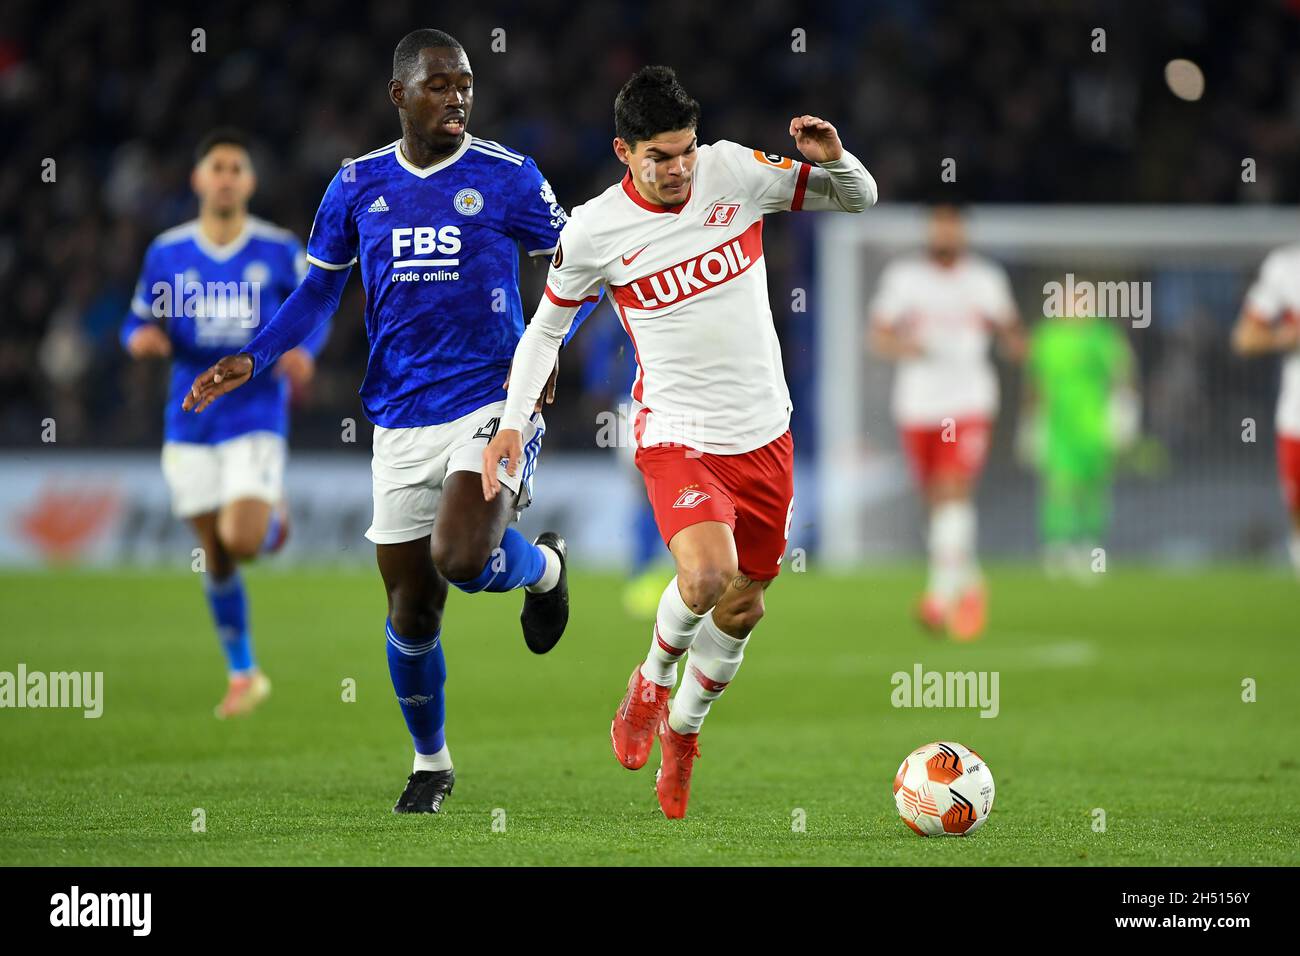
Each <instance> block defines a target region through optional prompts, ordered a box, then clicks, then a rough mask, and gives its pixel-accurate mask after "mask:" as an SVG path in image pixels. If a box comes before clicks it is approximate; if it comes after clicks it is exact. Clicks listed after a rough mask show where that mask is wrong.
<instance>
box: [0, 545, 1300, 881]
mask: <svg viewBox="0 0 1300 956" xmlns="http://www.w3.org/2000/svg"><path fill="white" fill-rule="evenodd" d="M245 579H246V581H247V582H248V586H249V593H250V597H251V604H252V614H253V624H254V633H255V641H256V647H257V651H258V653H259V656H260V659H261V663H262V665H263V667H264V669H265V670H266V672H267V673H268V674H269V675H270V677H271V679H272V681H273V682H274V686H275V691H274V694H273V696H272V698H271V700H270V701H269V702H268V703H267V704H266V706H265V707H264V709H263V710H261V711H259V712H258V713H257V714H256V715H255V716H254V717H252V718H251V719H248V720H243V721H236V722H226V723H221V722H218V721H216V720H215V719H214V718H213V717H212V705H213V704H214V703H215V702H216V700H217V699H218V697H219V696H220V694H221V691H222V690H223V687H224V677H223V673H222V665H221V661H220V656H219V653H218V648H217V646H216V642H215V638H214V637H213V635H212V632H211V628H210V625H209V623H208V620H207V616H206V611H205V608H204V605H203V601H202V599H201V597H200V592H199V586H198V582H197V581H195V580H194V579H193V577H192V576H188V575H169V574H148V573H121V574H98V573H79V572H52V573H49V574H8V575H4V576H0V608H3V626H2V627H0V670H4V671H11V672H12V671H14V670H16V668H17V665H18V663H19V662H22V663H24V664H26V666H27V668H28V670H29V671H33V670H41V671H60V670H74V669H75V670H82V671H86V670H90V671H97V670H98V671H103V672H104V681H105V688H104V697H105V704H104V713H103V716H102V717H101V718H99V719H97V720H88V719H85V718H83V717H82V715H81V713H80V712H76V711H67V710H8V709H5V710H0V863H5V864H34V865H59V864H79V865H87V864H88V865H127V864H135V865H160V864H161V865H178V864H179V865H205V864H227V865H257V864H411V865H441V864H454V865H464V864H497V865H500V864H507V865H510V864H651V865H654V864H661V865H682V864H686V865H691V864H867V865H882V864H883V865H911V864H925V865H933V864H952V865H959V864H1045V865H1058V864H1067V865H1109V864H1120V865H1123V864H1130V865H1132V864H1150V865H1173V864H1291V865H1294V864H1296V863H1300V805H1298V804H1297V801H1296V800H1295V799H1294V795H1295V793H1296V792H1297V789H1298V787H1300V758H1298V757H1297V754H1296V741H1297V730H1296V728H1297V727H1298V726H1300V693H1298V692H1297V688H1300V653H1297V641H1300V631H1298V630H1297V625H1296V613H1295V608H1296V606H1297V597H1298V596H1300V595H1298V594H1297V585H1296V584H1295V583H1294V582H1293V581H1291V580H1289V579H1288V578H1286V577H1285V576H1283V575H1282V574H1280V573H1279V572H1276V571H1265V570H1250V569H1222V570H1214V571H1204V572H1196V573H1188V574H1185V575H1178V574H1168V573H1162V572H1156V571H1150V570H1142V569H1136V568H1125V567H1118V566H1116V565H1114V564H1112V567H1111V569H1110V571H1109V572H1108V573H1106V575H1105V577H1104V580H1103V581H1102V582H1101V583H1100V584H1099V585H1098V586H1097V587H1095V588H1088V589H1083V588H1079V587H1078V586H1075V585H1071V584H1067V583H1049V582H1047V581H1045V580H1044V579H1043V578H1042V577H1041V575H1040V574H1039V573H1038V572H1037V571H1036V570H1034V569H1030V568H1019V567H995V568H993V569H992V570H991V572H990V583H991V614H992V618H991V626H990V630H989V632H988V634H987V635H986V636H985V638H984V639H983V640H982V641H980V642H978V643H976V644H973V645H955V644H950V643H939V642H935V641H933V640H931V639H930V638H928V637H926V636H924V635H923V634H921V633H920V632H919V631H918V630H917V629H916V628H915V627H914V626H913V625H912V623H911V620H910V616H909V612H910V608H911V603H912V601H913V598H914V596H915V592H916V590H917V588H918V587H919V585H920V582H921V574H920V572H919V570H917V569H915V568H888V569H881V570H869V571H864V572H862V573H860V574H855V575H851V576H843V577H839V576H831V575H827V574H820V573H815V572H808V573H802V574H798V573H790V572H787V573H785V574H783V575H782V576H781V578H780V580H779V581H778V582H777V583H776V584H775V585H774V587H773V588H772V590H771V591H769V592H768V616H767V618H766V619H765V620H764V621H763V623H762V625H761V626H760V627H759V629H758V630H757V631H756V633H755V636H754V638H753V640H752V641H751V643H750V646H749V649H748V653H747V656H746V661H745V665H744V667H743V669H742V670H741V672H740V675H739V677H738V678H737V680H736V681H735V683H734V684H733V685H732V688H731V689H730V690H729V691H728V692H727V694H726V696H725V697H724V698H723V699H722V700H721V702H720V703H718V704H717V705H716V706H715V708H714V710H713V713H712V714H711V716H710V718H709V722H708V724H707V725H706V726H705V728H704V732H703V734H702V735H701V739H700V745H701V749H702V751H703V756H702V758H701V759H700V761H699V762H698V763H697V765H696V773H695V781H694V788H693V789H694V792H693V797H692V803H691V810H690V815H689V817H688V818H687V819H686V820H685V821H667V820H664V819H663V818H662V816H661V815H660V814H659V811H658V808H657V805H656V803H655V799H654V795H653V792H652V785H653V773H654V769H653V768H654V766H656V765H657V761H658V756H657V751H656V755H655V756H654V757H653V758H652V762H651V764H650V765H649V766H648V767H647V768H645V769H643V770H641V771H640V772H637V773H630V772H628V771H626V770H624V769H622V768H621V767H619V766H618V765H617V763H616V762H615V761H614V758H613V756H612V754H611V753H610V747H609V738H608V731H609V721H610V717H611V715H612V712H613V709H614V707H615V705H616V703H617V701H618V699H619V697H620V695H621V692H622V689H623V686H624V682H625V680H626V678H627V675H628V673H629V671H630V670H631V668H632V666H633V664H634V663H635V662H636V661H637V660H638V659H639V658H640V656H641V655H642V654H643V653H644V652H645V649H646V647H647V645H648V640H649V629H648V626H647V625H644V624H641V623H638V622H635V621H632V620H629V619H628V618H627V617H626V616H625V614H624V613H623V612H622V610H621V603H620V589H621V580H620V579H619V578H617V577H614V576H609V575H603V576H602V575H594V574H579V575H575V577H574V579H573V581H572V588H573V601H574V613H573V618H572V621H571V623H570V626H569V633H568V634H567V635H566V637H565V639H564V641H563V642H562V643H561V644H560V645H559V647H558V648H557V649H556V651H555V652H554V653H552V654H550V655H549V656H548V657H544V658H538V657H534V656H533V655H532V654H530V653H528V651H527V650H526V648H525V647H524V644H523V640H522V638H521V636H520V633H519V625H518V619H517V614H518V607H519V596H518V595H479V596H474V597H470V596H466V595H463V594H460V593H456V592H453V593H452V595H451V598H450V601H449V606H448V613H447V617H446V621H445V625H444V632H443V633H444V641H445V647H446V653H447V658H448V668H449V672H450V677H449V683H448V708H449V715H450V719H449V722H448V739H449V742H450V744H451V747H452V751H453V753H454V755H455V758H456V768H457V774H458V781H457V787H456V792H455V793H454V794H453V796H452V797H451V798H450V799H449V800H448V802H447V804H446V809H445V812H444V813H442V814H441V815H439V816H436V817H425V816H420V817H397V816H394V815H393V814H392V813H390V808H391V806H392V803H393V801H394V799H395V798H396V796H397V794H398V792H399V790H400V789H401V786H402V784H403V782H404V779H405V776H406V773H407V772H408V770H409V762H410V753H409V746H410V744H409V738H408V737H407V736H406V732H405V728H404V726H403V724H402V720H401V716H400V713H399V711H398V709H397V706H396V704H395V702H394V701H393V695H392V691H391V688H390V686H389V683H388V674H387V668H386V664H385V658H384V639H383V621H384V609H383V593H382V589H381V586H380V583H379V580H378V578H377V576H376V575H375V574H374V573H373V572H367V571H362V570H358V571H334V570H320V571H277V570H276V569H274V568H273V567H268V568H253V569H249V570H247V571H246V572H245ZM918 662H919V663H921V664H922V665H923V666H924V667H925V669H926V670H939V671H948V670H961V671H965V670H986V671H997V672H998V673H999V680H1000V685H999V690H1000V713H999V714H998V716H997V717H996V718H993V719H984V718H980V717H979V716H978V715H977V712H976V711H975V710H956V709H947V710H944V709H896V708H894V707H893V706H892V705H891V702H890V698H891V692H892V690H893V688H892V685H891V683H890V676H891V675H892V674H893V673H894V672H896V671H900V670H901V671H908V672H910V671H911V669H912V667H913V665H914V664H916V663H918ZM348 678H351V679H353V680H355V682H356V700H355V702H345V701H344V700H343V699H342V698H343V690H342V688H343V682H344V681H345V679H348ZM1246 678H1251V679H1253V680H1254V681H1255V682H1256V685H1257V695H1258V699H1257V701H1256V702H1254V703H1247V702H1243V700H1242V684H1243V680H1245V679H1246ZM936 739H953V740H958V741H961V742H962V743H965V744H966V745H968V746H970V747H973V748H975V749H976V750H978V751H979V752H980V753H981V754H982V755H983V756H984V757H985V759H986V760H987V761H988V763H989V766H990V768H991V769H992V771H993V775H994V778H995V780H996V783H997V799H996V804H995V806H994V810H993V813H992V816H991V818H990V819H989V821H988V823H987V824H986V825H985V826H984V827H983V829H982V830H980V831H979V832H978V833H976V834H974V835H973V836H971V837H970V838H968V839H929V840H925V839H921V838H919V837H917V836H915V835H913V834H912V833H911V832H910V831H909V830H907V829H906V828H905V827H904V826H903V824H902V822H901V821H899V819H898V818H897V816H896V814H895V812H894V805H893V799H892V797H891V793H890V789H891V787H890V785H891V781H892V779H893V775H894V771H895V769H896V768H897V766H898V764H899V762H900V761H901V760H902V758H903V757H904V756H905V755H906V754H907V753H908V752H909V751H910V750H911V749H913V748H914V747H916V746H918V745H920V744H923V743H926V742H928V741H931V740H936ZM198 808H201V809H202V810H203V811H204V814H205V817H206V829H205V831H204V832H194V830H193V826H192V822H193V820H194V811H195V810H196V809H198ZM1097 809H1100V810H1103V811H1104V812H1105V824H1106V825H1105V830H1104V832H1098V831H1096V830H1095V829H1094V820H1095V819H1096V817H1095V813H1094V811H1095V810H1097ZM799 821H803V823H804V826H803V828H802V832H801V831H800V827H798V826H797V824H798V822H799Z"/></svg>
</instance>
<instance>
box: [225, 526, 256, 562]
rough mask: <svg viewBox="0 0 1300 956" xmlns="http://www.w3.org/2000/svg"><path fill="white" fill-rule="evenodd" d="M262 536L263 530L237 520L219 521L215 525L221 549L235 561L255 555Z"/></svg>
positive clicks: (245, 559) (249, 558)
mask: <svg viewBox="0 0 1300 956" xmlns="http://www.w3.org/2000/svg"><path fill="white" fill-rule="evenodd" d="M264 536H265V531H264V530H261V529H258V528H254V527H251V526H249V525H247V524H241V523H239V522H229V521H227V522H221V523H220V525H219V526H218V527H217V537H218V538H219V539H220V541H221V547H222V550H224V551H225V552H226V554H227V555H229V556H230V557H231V558H232V559H233V560H235V561H248V560H251V559H252V558H255V557H257V554H258V552H259V551H260V550H261V548H262V538H263V537H264Z"/></svg>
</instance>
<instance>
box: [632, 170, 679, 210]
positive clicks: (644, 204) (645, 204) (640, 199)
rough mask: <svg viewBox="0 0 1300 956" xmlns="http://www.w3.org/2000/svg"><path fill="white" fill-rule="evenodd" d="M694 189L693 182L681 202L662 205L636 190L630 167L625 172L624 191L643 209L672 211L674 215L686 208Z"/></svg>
mask: <svg viewBox="0 0 1300 956" xmlns="http://www.w3.org/2000/svg"><path fill="white" fill-rule="evenodd" d="M694 189H695V184H694V183H691V188H690V189H688V190H686V198H685V199H683V200H682V201H681V202H679V203H678V204H677V205H676V206H660V205H657V204H656V203H652V202H650V200H648V199H646V198H645V197H644V196H642V195H641V194H640V193H639V192H637V191H636V186H634V185H633V184H632V170H630V169H629V170H628V171H627V172H626V173H624V174H623V192H625V193H627V198H628V199H630V200H632V201H633V202H634V203H636V204H637V205H638V206H640V207H641V208H642V209H645V210H647V211H649V212H670V213H672V214H673V215H674V216H675V215H677V214H678V213H679V212H681V211H682V210H683V209H685V208H686V204H687V203H688V202H690V201H691V192H692V190H694Z"/></svg>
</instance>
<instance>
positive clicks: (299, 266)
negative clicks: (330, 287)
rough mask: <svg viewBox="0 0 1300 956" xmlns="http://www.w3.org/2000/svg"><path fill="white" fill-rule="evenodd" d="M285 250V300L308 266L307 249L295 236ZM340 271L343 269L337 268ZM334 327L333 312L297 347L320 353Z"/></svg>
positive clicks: (296, 285)
mask: <svg viewBox="0 0 1300 956" xmlns="http://www.w3.org/2000/svg"><path fill="white" fill-rule="evenodd" d="M285 252H286V254H287V256H288V261H287V262H286V263H285V270H284V275H285V276H286V277H287V278H288V280H289V284H288V288H286V289H285V290H284V298H285V299H286V300H287V299H288V298H289V296H291V295H293V293H294V291H295V290H296V289H297V288H298V287H299V286H300V285H302V283H303V280H304V279H306V278H307V270H308V269H309V268H310V265H309V263H308V262H307V250H306V249H304V248H303V246H302V243H301V242H298V240H297V239H296V238H295V239H294V240H293V241H292V242H290V243H288V244H287V245H286V246H285ZM337 271H340V272H342V271H343V270H337ZM333 327H334V319H333V314H332V313H331V317H330V318H328V319H326V320H325V321H324V322H322V323H321V324H320V325H318V326H316V328H315V329H314V330H312V332H311V334H310V335H308V336H307V337H306V338H305V339H303V340H302V343H301V344H300V345H299V346H298V348H302V349H306V350H307V352H308V353H310V354H311V357H312V358H315V357H316V356H318V355H320V353H321V350H323V349H324V348H325V343H326V342H328V341H329V337H330V329H332V328H333Z"/></svg>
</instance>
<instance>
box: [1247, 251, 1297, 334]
mask: <svg viewBox="0 0 1300 956" xmlns="http://www.w3.org/2000/svg"><path fill="white" fill-rule="evenodd" d="M1297 269H1300V246H1292V247H1288V248H1285V249H1275V250H1274V251H1273V252H1270V253H1269V254H1268V257H1267V258H1266V259H1265V260H1264V264H1263V266H1261V267H1260V270H1259V278H1257V279H1256V280H1255V282H1254V284H1253V285H1252V286H1251V287H1250V290H1249V291H1248V292H1247V293H1246V305H1247V306H1249V307H1250V309H1251V310H1252V311H1254V312H1256V313H1258V314H1259V315H1260V316H1261V317H1262V318H1263V319H1265V320H1266V321H1269V322H1273V321H1276V320H1277V319H1278V318H1280V317H1281V316H1282V315H1284V314H1285V313H1287V312H1288V311H1291V310H1300V275H1297Z"/></svg>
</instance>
